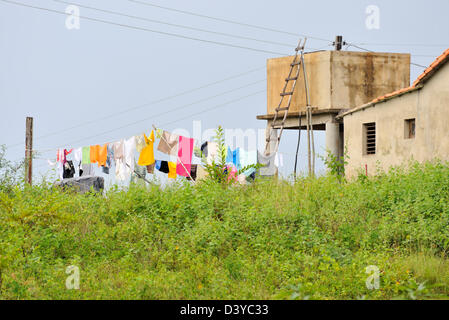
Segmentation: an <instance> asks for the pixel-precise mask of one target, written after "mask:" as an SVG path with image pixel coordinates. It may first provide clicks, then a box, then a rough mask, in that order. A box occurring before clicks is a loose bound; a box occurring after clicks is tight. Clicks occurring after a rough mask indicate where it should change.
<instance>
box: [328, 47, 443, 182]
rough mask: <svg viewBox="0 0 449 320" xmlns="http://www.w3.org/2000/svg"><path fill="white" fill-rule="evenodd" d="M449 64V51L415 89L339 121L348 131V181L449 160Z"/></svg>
mask: <svg viewBox="0 0 449 320" xmlns="http://www.w3.org/2000/svg"><path fill="white" fill-rule="evenodd" d="M448 61H449V49H447V50H446V51H445V52H444V53H443V54H442V55H441V56H439V57H438V58H437V59H436V60H435V61H434V62H433V63H432V64H431V65H430V66H429V67H428V68H427V69H426V70H425V71H424V73H422V74H421V75H420V76H419V77H418V78H417V79H416V81H415V82H414V83H413V84H412V85H411V86H408V87H405V88H403V89H400V90H397V91H393V92H391V93H389V94H386V95H380V96H379V97H377V98H375V99H374V100H372V101H371V102H368V103H366V104H363V105H361V106H358V107H356V108H352V109H350V110H348V111H346V112H344V113H342V114H340V115H338V116H337V117H336V120H337V121H340V122H342V123H343V127H344V133H343V139H344V144H345V145H346V147H347V152H348V154H347V155H348V157H349V158H348V159H347V162H348V164H347V165H346V167H345V173H346V175H347V176H349V177H352V176H355V175H357V174H358V173H359V172H363V173H367V174H375V173H376V171H377V168H380V169H382V170H383V171H387V170H388V169H389V168H390V167H391V166H398V165H402V164H404V163H406V162H408V161H409V160H416V161H419V162H424V161H428V160H432V159H435V158H437V159H441V160H449V64H448V63H447V62H448ZM361 90H363V88H362V89H361Z"/></svg>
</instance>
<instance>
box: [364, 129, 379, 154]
mask: <svg viewBox="0 0 449 320" xmlns="http://www.w3.org/2000/svg"><path fill="white" fill-rule="evenodd" d="M363 131H364V154H376V123H375V122H370V123H365V124H363Z"/></svg>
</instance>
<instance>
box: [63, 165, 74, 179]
mask: <svg viewBox="0 0 449 320" xmlns="http://www.w3.org/2000/svg"><path fill="white" fill-rule="evenodd" d="M74 175H75V167H74V166H73V162H72V161H71V160H69V161H66V163H65V164H64V171H63V173H62V177H63V178H64V179H69V178H73V176H74Z"/></svg>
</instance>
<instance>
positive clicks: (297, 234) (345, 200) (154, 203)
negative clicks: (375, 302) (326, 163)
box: [0, 162, 449, 299]
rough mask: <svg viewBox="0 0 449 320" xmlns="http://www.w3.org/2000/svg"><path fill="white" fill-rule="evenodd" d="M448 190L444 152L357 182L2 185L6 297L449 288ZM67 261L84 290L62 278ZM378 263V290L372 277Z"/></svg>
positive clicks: (402, 293) (353, 294) (413, 294)
mask: <svg viewBox="0 0 449 320" xmlns="http://www.w3.org/2000/svg"><path fill="white" fill-rule="evenodd" d="M448 200H449V167H448V166H447V165H445V164H442V163H438V162H436V163H428V164H423V165H418V164H410V166H409V167H408V168H403V169H401V168H396V169H393V170H391V171H390V172H389V173H382V174H380V175H379V176H376V177H363V178H361V179H356V180H353V181H347V182H346V181H340V180H339V178H337V177H336V176H333V175H329V176H324V177H319V178H301V179H298V180H297V181H296V183H295V184H291V183H290V182H287V181H280V180H275V179H273V180H267V179H263V180H256V181H255V183H254V184H252V185H246V186H239V185H231V186H229V187H225V188H224V187H223V186H222V185H220V184H212V183H208V182H204V183H197V184H195V185H191V184H189V183H178V184H173V185H170V186H166V187H165V188H162V187H160V186H157V185H152V186H149V187H147V188H145V187H142V186H137V185H136V186H134V185H133V186H131V187H130V188H129V189H128V190H121V189H118V188H111V189H110V190H108V191H107V192H106V193H105V195H104V196H98V195H97V196H95V195H89V194H87V195H80V194H73V193H69V192H64V191H61V190H59V189H54V188H51V187H50V186H48V185H45V184H43V185H40V186H34V187H32V188H30V187H23V186H15V187H12V188H11V189H9V190H8V191H5V190H3V189H2V190H0V226H1V227H0V274H1V278H0V279H1V280H0V297H1V298H2V299H236V298H239V299H393V298H406V299H425V298H441V297H448V295H449V276H448V274H449V269H448V263H447V254H448V252H449V201H448ZM422 257H425V258H422ZM422 261H427V264H426V265H424V264H423V263H422ZM69 265H76V266H78V267H79V269H80V289H79V290H68V289H66V287H65V281H66V278H67V274H66V273H65V270H66V268H67V266H69ZM370 265H375V266H377V267H378V268H379V270H380V271H379V272H380V288H379V289H378V290H369V289H368V288H367V287H366V284H365V282H366V279H367V277H368V275H367V274H366V272H365V271H366V267H367V266H370Z"/></svg>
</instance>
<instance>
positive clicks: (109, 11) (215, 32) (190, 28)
mask: <svg viewBox="0 0 449 320" xmlns="http://www.w3.org/2000/svg"><path fill="white" fill-rule="evenodd" d="M52 1H54V2H58V3H63V4H69V5H76V6H78V7H80V8H85V9H89V10H95V11H99V12H104V13H109V14H114V15H118V16H122V17H126V18H131V19H137V20H142V21H148V22H153V23H159V24H163V25H168V26H172V27H177V28H183V29H188V30H193V31H200V32H205V33H210V34H216V35H220V36H226V37H232V38H236V39H244V40H251V41H257V42H262V43H268V44H274V45H278V46H284V47H289V48H291V47H292V45H291V44H287V43H280V42H274V41H269V40H261V39H256V38H251V37H244V36H239V35H235V34H230V33H224V32H217V31H212V30H205V29H200V28H195V27H190V26H186V25H181V24H174V23H169V22H165V21H160V20H154V19H149V18H145V17H139V16H134V15H129V14H125V13H121V12H116V11H111V10H106V9H100V8H94V7H90V6H86V5H82V4H79V3H75V2H71V1H70V2H69V1H63V0H52Z"/></svg>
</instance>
